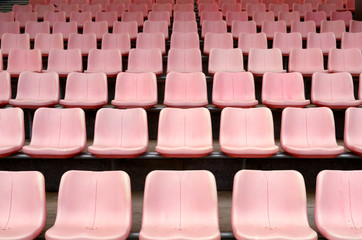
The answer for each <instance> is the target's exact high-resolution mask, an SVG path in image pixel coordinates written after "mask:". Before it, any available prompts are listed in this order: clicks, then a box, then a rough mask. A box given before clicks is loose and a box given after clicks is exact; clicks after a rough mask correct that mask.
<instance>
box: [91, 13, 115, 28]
mask: <svg viewBox="0 0 362 240" xmlns="http://www.w3.org/2000/svg"><path fill="white" fill-rule="evenodd" d="M117 20H118V16H117V11H112V12H97V13H96V22H101V21H106V22H107V24H108V27H112V26H113V23H114V22H115V21H117Z"/></svg>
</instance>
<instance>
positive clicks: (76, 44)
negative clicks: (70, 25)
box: [68, 33, 97, 56]
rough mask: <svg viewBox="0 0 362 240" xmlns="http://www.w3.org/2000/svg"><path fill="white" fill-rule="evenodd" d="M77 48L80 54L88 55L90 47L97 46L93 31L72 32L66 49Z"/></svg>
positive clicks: (94, 47)
mask: <svg viewBox="0 0 362 240" xmlns="http://www.w3.org/2000/svg"><path fill="white" fill-rule="evenodd" d="M75 48H79V49H80V51H81V53H82V55H83V56H86V55H88V53H89V51H90V50H91V49H96V48H97V38H96V35H95V34H94V33H84V34H78V33H72V34H70V35H69V39H68V49H75Z"/></svg>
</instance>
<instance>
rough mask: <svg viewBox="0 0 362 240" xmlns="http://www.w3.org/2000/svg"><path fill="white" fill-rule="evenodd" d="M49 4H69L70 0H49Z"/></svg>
mask: <svg viewBox="0 0 362 240" xmlns="http://www.w3.org/2000/svg"><path fill="white" fill-rule="evenodd" d="M48 2H49V4H52V5H55V6H59V5H60V4H68V0H49V1H48Z"/></svg>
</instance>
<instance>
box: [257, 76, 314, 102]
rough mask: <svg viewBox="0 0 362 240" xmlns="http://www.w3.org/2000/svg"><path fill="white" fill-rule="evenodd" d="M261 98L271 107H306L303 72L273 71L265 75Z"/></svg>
mask: <svg viewBox="0 0 362 240" xmlns="http://www.w3.org/2000/svg"><path fill="white" fill-rule="evenodd" d="M261 99H262V102H263V104H264V105H266V106H268V107H270V108H286V107H306V106H307V105H308V104H309V103H310V101H309V100H306V99H305V95H304V81H303V76H302V74H301V73H298V72H294V73H272V72H267V73H265V74H264V76H263V87H262V92H261Z"/></svg>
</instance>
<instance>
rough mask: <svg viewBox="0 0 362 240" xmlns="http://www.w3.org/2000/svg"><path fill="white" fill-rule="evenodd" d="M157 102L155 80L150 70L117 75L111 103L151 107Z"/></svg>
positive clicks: (126, 106)
mask: <svg viewBox="0 0 362 240" xmlns="http://www.w3.org/2000/svg"><path fill="white" fill-rule="evenodd" d="M156 104H157V80H156V75H155V74H154V73H152V72H145V73H129V72H122V73H119V74H118V75H117V80H116V87H115V94H114V99H113V100H112V105H114V106H116V107H118V108H138V107H140V108H145V109H147V108H151V107H153V106H154V105H156Z"/></svg>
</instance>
